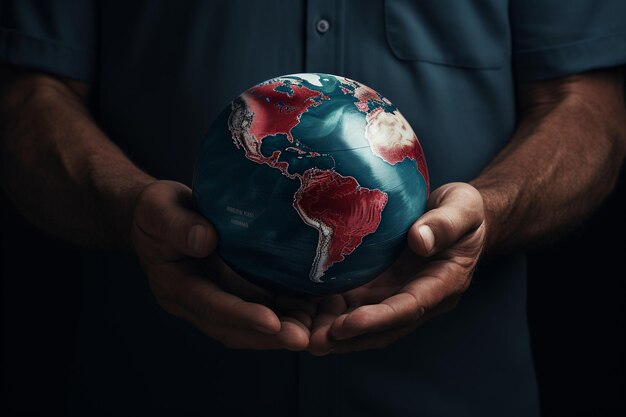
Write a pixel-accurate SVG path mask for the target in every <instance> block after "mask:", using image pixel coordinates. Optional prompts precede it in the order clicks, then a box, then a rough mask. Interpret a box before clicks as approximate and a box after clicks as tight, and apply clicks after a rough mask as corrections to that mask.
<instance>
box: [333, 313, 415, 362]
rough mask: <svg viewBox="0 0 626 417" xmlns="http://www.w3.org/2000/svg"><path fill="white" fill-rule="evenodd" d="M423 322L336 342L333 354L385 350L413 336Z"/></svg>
mask: <svg viewBox="0 0 626 417" xmlns="http://www.w3.org/2000/svg"><path fill="white" fill-rule="evenodd" d="M421 323H422V322H421V321H420V322H416V323H413V324H411V325H408V326H400V327H397V328H394V329H391V330H388V331H385V332H381V333H375V334H366V335H362V336H357V337H354V338H351V339H348V340H342V341H338V342H336V345H335V348H334V349H333V353H337V354H343V353H350V352H358V351H362V350H372V349H383V348H386V347H387V346H389V345H390V344H392V343H393V342H395V341H397V340H398V339H400V338H402V337H404V336H406V335H408V334H411V333H412V332H413V331H415V329H416V328H417V327H419V325H420V324H421Z"/></svg>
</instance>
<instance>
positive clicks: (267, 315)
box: [150, 263, 280, 334]
mask: <svg viewBox="0 0 626 417" xmlns="http://www.w3.org/2000/svg"><path fill="white" fill-rule="evenodd" d="M153 276H158V277H162V278H153V279H152V280H151V281H150V282H151V285H152V286H153V292H154V293H155V295H158V296H159V298H160V300H161V301H162V302H163V303H164V304H165V305H164V307H166V309H167V310H168V311H170V312H172V313H173V314H176V315H179V316H181V317H183V318H185V319H187V320H191V319H193V320H196V321H198V320H200V321H204V322H207V323H218V324H220V325H225V324H228V325H233V326H238V327H246V328H253V329H256V330H258V331H262V332H265V333H269V334H275V333H278V332H279V331H280V321H279V319H278V317H277V316H276V314H275V313H274V312H273V311H272V310H271V309H270V308H268V307H267V306H264V305H261V304H257V303H252V302H248V301H244V300H242V299H241V298H239V297H237V296H236V295H233V294H230V293H228V292H225V291H222V289H220V288H219V287H218V286H217V285H216V284H215V283H213V282H211V281H210V280H209V279H207V278H205V277H204V276H202V275H200V274H199V271H197V270H195V269H194V268H193V267H191V266H190V265H189V264H185V263H174V264H163V265H162V266H161V267H160V270H159V271H158V273H157V274H153Z"/></svg>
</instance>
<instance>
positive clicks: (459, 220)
mask: <svg viewBox="0 0 626 417" xmlns="http://www.w3.org/2000/svg"><path fill="white" fill-rule="evenodd" d="M1 70H2V73H1V74H0V75H1V76H0V79H1V80H3V83H2V86H1V88H2V90H1V91H0V137H1V138H2V139H1V142H0V152H1V157H2V166H1V171H0V173H1V178H0V179H1V182H2V186H3V188H4V190H5V191H6V193H7V195H8V196H9V197H10V199H11V200H12V202H13V203H14V204H15V206H16V207H17V208H18V209H19V210H20V211H21V213H22V214H24V215H25V216H26V217H27V218H28V219H29V220H30V221H32V222H33V223H35V224H36V225H38V226H39V227H41V228H42V229H44V230H46V231H48V232H51V233H53V234H55V235H56V236H58V237H60V238H62V239H65V240H68V241H70V242H74V243H77V244H80V245H85V246H93V247H104V248H117V249H121V250H127V251H133V252H134V253H136V254H137V256H138V258H139V260H140V262H141V265H142V266H143V269H144V271H145V273H146V276H147V278H148V280H149V282H150V286H151V288H152V292H153V294H154V296H155V297H156V299H157V301H158V302H159V303H160V305H161V306H162V307H163V308H164V309H166V310H167V311H168V312H170V313H172V314H174V315H176V316H179V317H181V318H182V319H185V320H188V321H190V322H192V323H193V324H194V325H196V326H197V327H198V328H199V329H200V330H201V331H203V332H205V333H206V334H207V335H209V336H210V337H213V338H215V339H217V340H219V341H220V342H222V343H223V344H224V345H226V346H229V347H232V348H250V349H290V350H305V349H308V350H309V351H310V352H311V353H313V354H316V355H323V354H328V353H330V352H335V353H345V352H350V351H356V350H363V349H372V348H381V347H384V346H387V345H389V344H390V343H393V342H394V341H396V340H398V339H399V338H401V337H402V336H404V335H406V334H408V333H410V332H412V331H414V330H415V329H416V328H417V327H418V326H419V325H420V324H421V323H423V322H424V321H425V320H428V319H429V318H431V317H433V316H435V315H437V314H440V313H443V312H445V311H448V310H450V309H451V308H453V307H454V306H455V305H456V303H457V302H458V300H459V298H460V296H461V295H462V293H463V292H464V291H465V290H466V289H467V288H468V286H469V285H470V283H471V277H472V272H473V270H474V268H475V266H476V264H477V263H478V261H479V259H480V258H481V256H482V255H483V253H485V254H486V256H494V255H496V254H497V253H499V252H505V251H508V250H511V249H514V248H519V247H524V246H527V245H529V244H532V243H533V242H536V241H537V240H540V239H546V238H551V237H553V236H558V235H559V234H560V233H562V232H563V231H564V230H567V228H568V227H571V225H573V224H575V223H576V222H578V221H580V220H581V219H583V218H584V217H585V216H587V215H588V214H589V213H590V212H591V211H592V210H593V209H594V208H595V207H597V206H598V205H599V204H600V202H601V201H602V200H603V199H604V197H606V195H607V194H608V193H609V192H610V191H611V190H612V188H613V186H614V184H615V181H616V178H617V175H618V173H619V168H620V166H621V164H622V161H623V159H624V155H625V152H626V133H625V129H626V121H625V117H626V116H625V115H624V113H625V112H624V98H623V96H622V91H623V88H622V85H621V79H622V78H621V74H620V73H619V71H617V70H605V71H598V72H593V73H587V74H579V75H575V76H570V77H563V78H559V79H555V80H551V81H545V82H539V83H535V84H532V85H525V86H519V97H520V122H519V127H518V129H517V131H516V133H515V135H514V136H513V138H512V139H511V141H510V143H509V145H508V146H507V147H506V148H505V149H504V150H503V151H502V152H501V153H500V154H499V155H498V156H497V157H496V158H495V159H494V161H493V162H492V163H491V164H490V165H489V166H488V167H486V169H485V170H484V172H483V173H481V174H480V175H479V176H478V177H477V178H476V179H475V180H473V181H471V183H470V184H467V183H450V184H445V185H443V186H441V187H440V188H438V189H436V190H434V191H433V192H432V194H431V197H430V199H429V202H428V208H429V210H428V211H427V212H426V213H425V214H424V215H423V216H422V217H421V218H420V219H418V220H417V222H416V223H415V224H414V225H413V227H412V228H411V229H410V232H409V235H408V239H407V243H408V248H407V250H406V251H405V253H404V254H403V255H402V256H401V257H400V259H399V260H398V261H397V262H396V263H395V264H394V265H393V266H392V267H391V268H390V269H389V270H388V271H386V272H385V273H383V274H382V275H381V276H380V277H378V278H377V279H375V280H373V281H372V282H370V283H368V284H367V285H364V286H362V287H359V288H356V289H353V290H351V291H348V292H346V293H344V294H339V295H335V296H331V297H324V298H317V299H298V298H288V297H284V296H279V295H274V294H271V293H269V292H268V291H265V290H263V289H261V288H258V287H256V286H254V285H252V284H250V283H248V282H246V281H245V280H243V279H241V278H239V277H237V276H236V274H234V272H233V271H232V270H230V269H229V268H228V267H227V266H226V265H224V263H223V262H221V260H220V259H219V258H218V257H217V256H216V255H215V254H213V253H212V252H213V250H214V248H215V246H216V244H217V242H216V234H215V231H214V230H213V228H212V227H211V225H210V224H208V222H207V221H206V220H205V219H204V218H202V217H201V216H200V215H199V214H197V213H195V212H194V211H192V210H191V209H190V207H191V192H190V190H189V188H188V187H187V186H185V185H183V184H180V183H176V182H172V181H163V180H157V179H155V178H152V177H151V176H150V175H148V174H147V173H144V172H142V171H141V170H139V169H138V168H137V167H136V166H135V165H134V164H133V163H132V162H131V161H129V160H128V158H126V156H125V155H124V154H123V152H122V151H121V150H120V149H119V148H118V147H116V146H115V145H114V144H113V143H112V142H111V141H110V140H109V139H108V138H107V137H106V136H105V135H104V133H103V132H102V131H101V130H100V129H99V128H98V127H97V125H96V123H95V122H94V120H93V119H92V118H91V116H90V114H89V110H88V107H89V106H88V102H89V87H88V86H87V85H86V84H84V83H80V82H76V81H70V80H63V79H60V78H56V77H52V76H49V75H44V74H40V73H34V72H28V71H25V70H19V69H16V68H10V67H6V66H4V67H2V68H1ZM535 167H541V169H534V168H535ZM59 195H62V196H63V198H58V196H59Z"/></svg>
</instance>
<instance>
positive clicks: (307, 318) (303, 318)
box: [279, 310, 313, 331]
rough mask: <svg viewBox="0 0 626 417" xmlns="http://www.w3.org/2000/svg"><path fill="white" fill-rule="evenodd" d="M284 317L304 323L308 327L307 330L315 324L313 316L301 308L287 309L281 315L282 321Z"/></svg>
mask: <svg viewBox="0 0 626 417" xmlns="http://www.w3.org/2000/svg"><path fill="white" fill-rule="evenodd" d="M283 317H284V318H288V319H291V320H295V321H297V322H298V324H302V325H303V326H304V327H305V328H306V329H307V331H309V330H310V329H311V326H312V324H313V316H311V315H310V314H308V313H306V312H304V311H300V310H292V311H285V312H284V313H283V314H282V315H280V316H279V318H280V319H281V321H282V320H283Z"/></svg>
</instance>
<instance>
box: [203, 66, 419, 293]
mask: <svg viewBox="0 0 626 417" xmlns="http://www.w3.org/2000/svg"><path fill="white" fill-rule="evenodd" d="M428 187H429V185H428V173H427V168H426V163H425V160H424V155H423V153H422V149H421V147H420V144H419V142H418V140H417V137H416V136H415V134H414V133H413V130H412V129H411V127H410V126H409V124H408V122H407V121H406V119H405V118H404V117H403V116H402V115H401V114H400V112H399V111H398V109H397V108H396V107H395V106H394V105H393V104H392V103H391V102H390V101H389V100H387V99H386V98H384V97H383V96H381V95H380V94H378V93H377V92H376V91H374V90H372V89H370V88H369V87H367V86H365V85H363V84H361V83H358V82H356V81H353V80H350V79H347V78H344V77H340V76H336V75H329V74H312V73H307V74H293V75H285V76H281V77H277V78H274V79H271V80H268V81H265V82H263V83H261V84H258V85H256V86H254V87H252V88H250V89H248V90H247V91H245V92H244V93H243V94H241V95H240V96H239V97H237V98H236V99H235V100H234V101H233V102H232V103H231V104H230V105H229V106H228V107H227V108H225V109H224V111H223V112H222V113H221V114H220V115H219V116H218V117H217V119H216V120H215V121H214V122H213V124H212V126H211V128H210V129H209V132H208V134H207V135H206V137H205V139H204V141H203V143H202V146H201V149H200V153H199V155H198V160H197V162H196V167H195V175H194V183H193V191H194V198H195V202H196V205H197V209H198V210H199V211H200V212H201V213H202V214H203V215H204V216H205V217H206V218H207V219H208V220H209V221H210V222H211V223H212V224H213V225H214V226H215V228H216V230H217V232H218V235H219V245H218V249H217V250H218V253H219V255H220V256H221V257H222V258H223V259H224V261H225V262H226V263H227V264H228V265H229V266H230V267H231V268H232V269H234V270H235V271H236V272H237V273H239V274H240V275H242V276H243V277H244V278H246V279H248V280H250V281H252V282H254V283H255V284H257V285H260V286H263V287H266V288H271V289H277V290H287V291H289V292H296V293H307V294H314V295H322V294H330V293H336V292H341V291H345V290H348V289H351V288H354V287H357V286H359V285H362V284H364V283H366V282H368V281H370V280H372V279H373V278H375V277H376V276H377V275H379V274H380V273H381V272H383V271H384V270H385V269H387V268H388V267H389V266H390V265H391V264H392V263H393V261H394V260H395V259H396V258H397V256H398V254H399V252H400V251H401V250H402V249H403V248H404V247H405V245H406V232H407V230H408V228H409V227H410V226H411V225H412V224H413V222H414V221H415V220H416V219H417V218H418V217H419V216H420V215H421V214H422V213H423V212H424V209H425V204H426V199H427V196H428V192H429V189H428Z"/></svg>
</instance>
